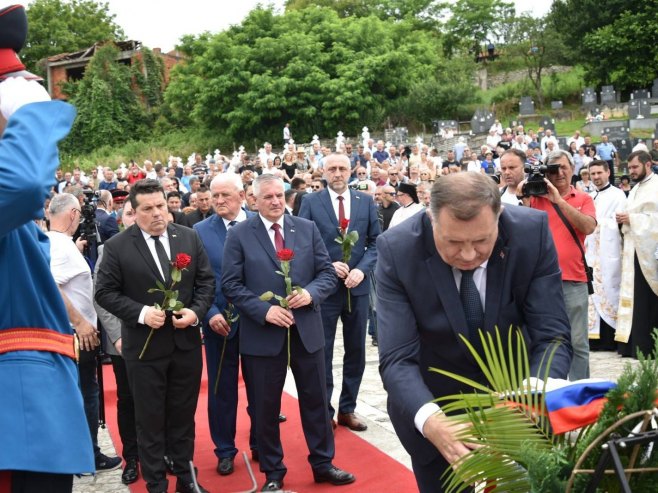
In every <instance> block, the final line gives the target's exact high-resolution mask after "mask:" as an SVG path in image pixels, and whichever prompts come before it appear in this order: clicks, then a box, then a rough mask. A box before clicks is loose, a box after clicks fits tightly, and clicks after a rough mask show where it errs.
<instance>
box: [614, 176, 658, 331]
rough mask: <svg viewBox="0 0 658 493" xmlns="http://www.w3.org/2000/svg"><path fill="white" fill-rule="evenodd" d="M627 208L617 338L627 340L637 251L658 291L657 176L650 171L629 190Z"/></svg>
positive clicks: (648, 278) (651, 283)
mask: <svg viewBox="0 0 658 493" xmlns="http://www.w3.org/2000/svg"><path fill="white" fill-rule="evenodd" d="M626 212H628V217H629V221H630V224H624V226H623V227H622V233H623V234H624V253H623V257H622V266H621V269H622V279H621V290H620V294H619V312H618V314H617V330H616V331H615V341H617V342H628V339H629V337H630V334H631V324H632V322H633V294H634V293H633V291H634V289H633V283H634V281H635V274H636V273H635V266H634V256H635V254H637V258H638V261H639V263H640V268H641V269H642V272H641V274H642V275H644V278H645V279H646V281H647V283H648V284H649V286H650V287H651V290H652V291H653V292H654V293H655V294H656V295H658V260H657V259H656V257H655V255H654V253H655V250H656V244H657V243H658V177H657V176H656V175H655V174H653V173H651V174H650V175H649V176H648V177H647V178H646V179H645V180H644V181H642V183H638V184H637V185H635V186H634V187H633V189H632V190H631V192H630V193H629V194H628V200H627V201H626Z"/></svg>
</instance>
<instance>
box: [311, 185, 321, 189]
mask: <svg viewBox="0 0 658 493" xmlns="http://www.w3.org/2000/svg"><path fill="white" fill-rule="evenodd" d="M311 188H312V189H313V190H320V189H321V188H322V187H321V186H320V185H312V186H311Z"/></svg>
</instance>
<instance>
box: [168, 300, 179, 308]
mask: <svg viewBox="0 0 658 493" xmlns="http://www.w3.org/2000/svg"><path fill="white" fill-rule="evenodd" d="M176 303H178V302H177V301H176V300H174V299H171V300H169V308H174V307H175V306H176Z"/></svg>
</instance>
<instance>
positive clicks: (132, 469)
mask: <svg viewBox="0 0 658 493" xmlns="http://www.w3.org/2000/svg"><path fill="white" fill-rule="evenodd" d="M137 478H139V461H138V460H137V458H131V459H126V467H124V468H123V473H122V474H121V482H122V483H123V484H133V483H134V482H135V481H137Z"/></svg>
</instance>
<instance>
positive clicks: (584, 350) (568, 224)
mask: <svg viewBox="0 0 658 493" xmlns="http://www.w3.org/2000/svg"><path fill="white" fill-rule="evenodd" d="M546 162H547V166H546V167H543V166H535V167H533V170H532V172H531V173H530V176H529V177H528V179H527V180H525V181H523V182H522V183H521V190H522V191H523V196H522V200H523V203H524V205H529V206H530V207H532V208H533V209H539V210H542V211H544V212H546V213H547V214H548V226H549V229H550V230H551V234H552V235H553V241H554V242H555V248H556V250H557V256H558V261H559V264H560V270H561V271H562V292H563V295H564V301H565V304H566V308H567V315H568V316H569V323H570V325H571V344H572V346H573V360H572V362H571V369H570V370H569V378H570V379H571V380H579V379H582V378H589V341H588V335H587V306H588V272H587V264H586V263H585V258H584V253H583V252H584V243H585V236H587V235H589V234H591V233H592V232H594V229H595V228H596V210H595V208H594V201H593V200H592V197H590V196H589V194H587V193H585V192H581V191H580V190H577V189H576V188H575V187H574V186H573V185H571V177H572V176H573V172H574V163H573V158H572V157H571V154H569V153H568V152H567V151H561V150H559V151H554V152H551V153H550V154H549V155H548V156H547V161H546ZM542 170H545V173H546V174H545V176H543V177H541V173H542ZM542 184H545V189H544V190H542V188H543V187H541V186H538V185H542Z"/></svg>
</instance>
